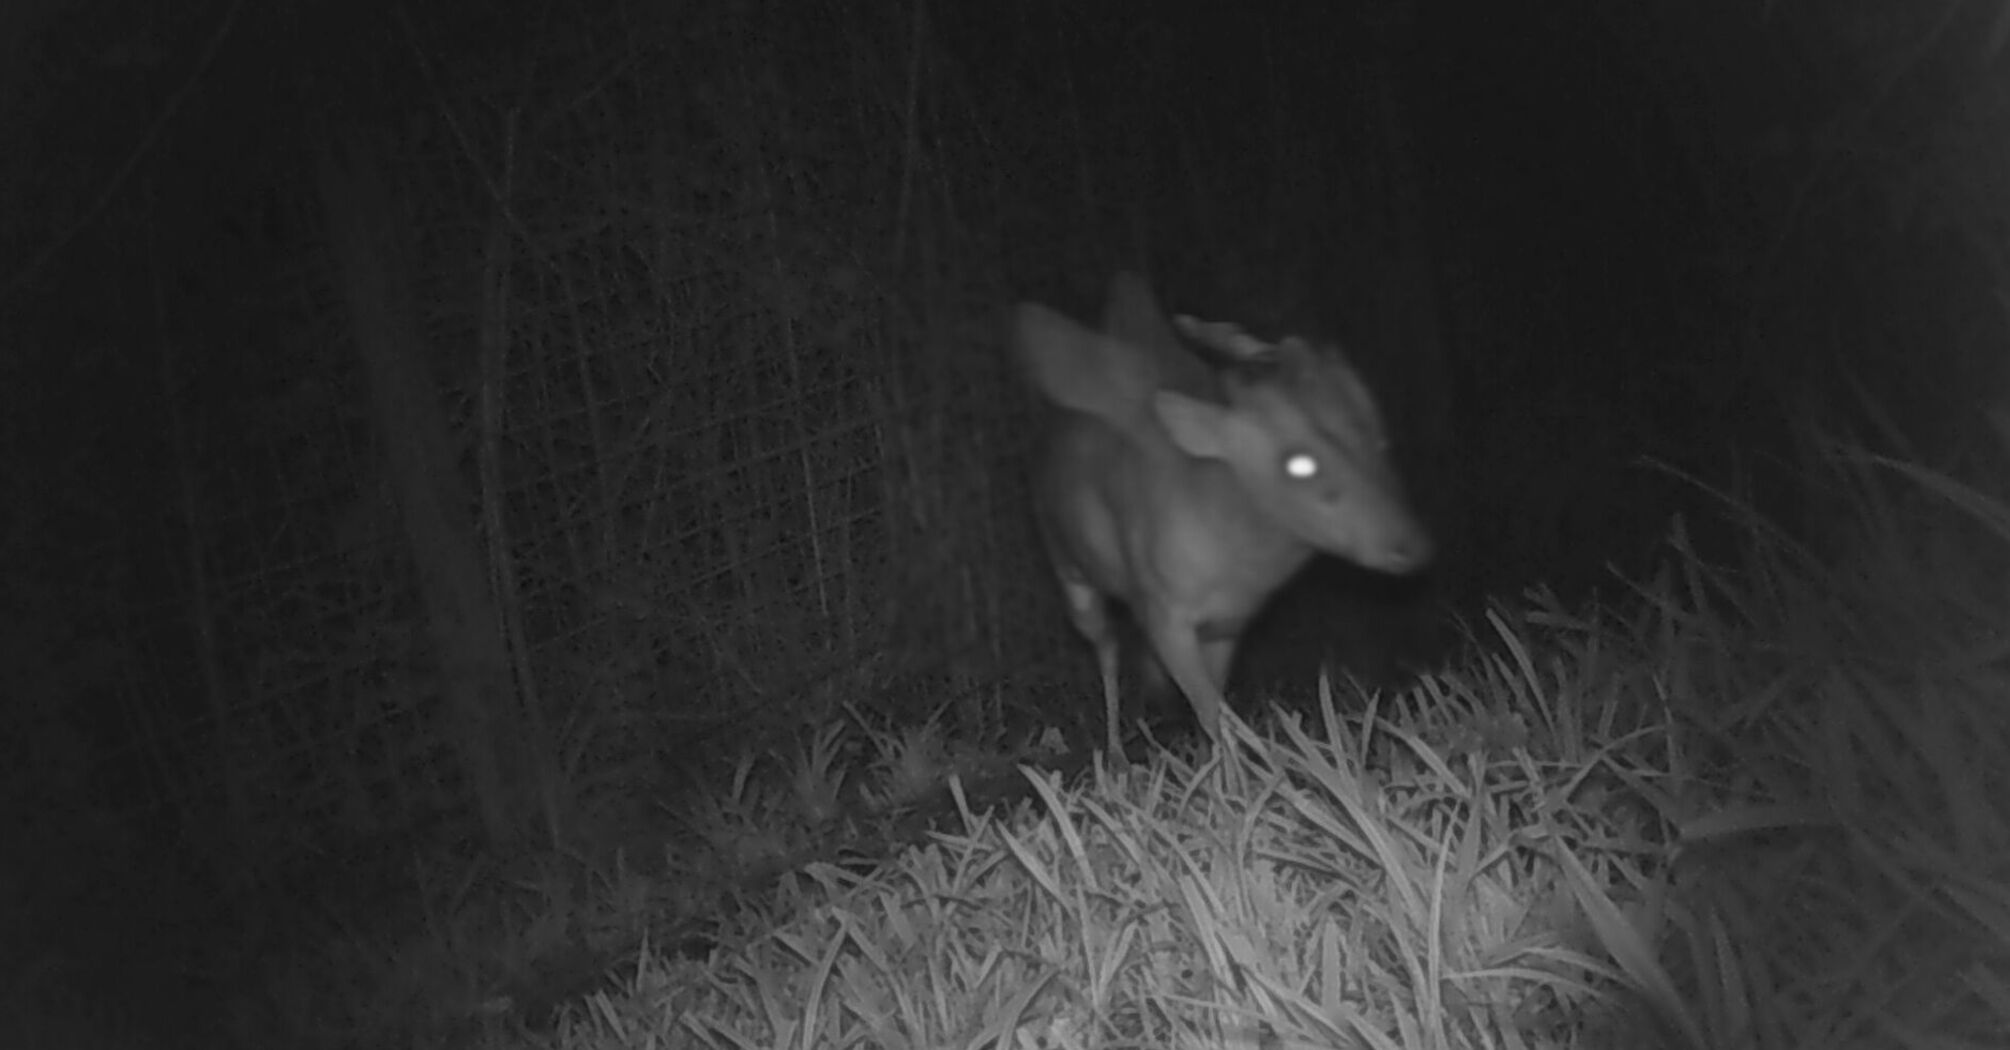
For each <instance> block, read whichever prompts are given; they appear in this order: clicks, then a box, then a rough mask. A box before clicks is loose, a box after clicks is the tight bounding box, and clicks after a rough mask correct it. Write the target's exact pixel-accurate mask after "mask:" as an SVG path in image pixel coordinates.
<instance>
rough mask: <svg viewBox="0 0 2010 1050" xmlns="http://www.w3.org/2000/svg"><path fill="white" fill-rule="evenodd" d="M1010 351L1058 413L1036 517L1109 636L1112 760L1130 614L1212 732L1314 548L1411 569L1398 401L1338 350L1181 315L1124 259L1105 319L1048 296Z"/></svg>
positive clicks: (1104, 659)
mask: <svg viewBox="0 0 2010 1050" xmlns="http://www.w3.org/2000/svg"><path fill="white" fill-rule="evenodd" d="M1010 342H1011V346H1012V351H1013V355H1014V357H1015V358H1016V361H1017V364H1018V366H1019V367H1020V369H1021V371H1023V372H1024V374H1025V377H1026V379H1027V381H1028V382H1029V383H1030V385H1031V386H1032V388H1033V389H1034V391H1036V392H1037V393H1038V394H1039V396H1040V397H1041V398H1042V399H1043V400H1045V401H1047V402H1048V403H1050V404H1051V405H1052V406H1053V408H1054V409H1056V410H1057V411H1055V412H1053V413H1052V415H1053V417H1054V418H1053V420H1052V422H1051V424H1050V425H1049V426H1048V428H1047V429H1046V432H1045V436H1044V441H1043V442H1042V444H1041V448H1040V450H1039V452H1038V453H1037V455H1036V458H1035V461H1034V467H1033V471H1032V478H1031V481H1032V485H1031V490H1032V500H1033V511H1034V516H1035V518H1036V520H1037V523H1038V526H1039V534H1040V537H1041V541H1042V545H1043V546H1044V548H1045V550H1046V554H1047V560H1048V562H1049V563H1050V565H1051V566H1052V569H1053V574H1054V577H1055V579H1056V581H1057V582H1058V583H1059V584H1060V590H1061V594H1062V597H1063V599H1064V601H1065V603H1066V606H1067V612H1068V617H1069V619H1070V621H1071V622H1072V623H1073V625H1074V628H1075V630H1076V631H1077V632H1078V633H1079V634H1080V635H1081V636H1082V637H1083V638H1085V639H1086V640H1087V641H1088V642H1089V643H1090V645H1091V646H1092V647H1093V648H1094V650H1095V654H1096V664H1097V669H1098V671H1099V673H1100V675H1101V678H1102V690H1103V707H1104V724H1105V730H1106V735H1107V739H1106V744H1107V747H1108V752H1107V753H1108V754H1109V756H1110V757H1111V760H1112V761H1113V762H1115V763H1119V764H1122V763H1124V762H1125V761H1126V759H1125V756H1124V752H1123V746H1122V736H1121V734H1120V732H1119V721H1120V719H1119V716H1120V711H1121V704H1120V701H1119V693H1118V668H1119V663H1120V656H1121V652H1120V649H1119V641H1118V634H1117V624H1116V621H1115V620H1114V619H1113V616H1114V607H1115V606H1117V605H1121V606H1123V607H1124V608H1125V609H1126V610H1128V612H1129V614H1130V616H1131V617H1132V619H1133V620H1134V621H1135V622H1136V624H1137V626H1138V627H1139V628H1140V629H1141V633H1142V634H1143V636H1144V638H1145V640H1146V642H1147V643H1148V645H1149V648H1150V650H1151V654H1152V655H1153V656H1155V657H1156V664H1155V665H1154V664H1153V662H1151V661H1147V662H1146V665H1145V667H1146V672H1147V674H1149V675H1152V676H1153V677H1155V678H1158V679H1159V680H1160V681H1163V678H1162V677H1160V676H1162V675H1169V676H1170V677H1171V679H1172V681H1173V683H1174V684H1175V685H1177V686H1178V688H1179V691H1180V692H1181V693H1182V694H1184V695H1185V697H1186V699H1187V702H1188V703H1189V704H1190V705H1191V706H1192V708H1193V712H1194V715H1195V717H1196V719H1197V720H1198V721H1199V723H1200V726H1201V728H1202V730H1203V731H1205V732H1206V733H1207V735H1208V737H1209V738H1210V739H1211V740H1212V742H1213V743H1214V744H1215V745H1216V746H1219V745H1220V743H1221V741H1222V739H1223V731H1224V727H1223V725H1222V719H1223V715H1224V712H1225V711H1227V710H1228V704H1227V700H1226V698H1225V696H1224V692H1223V691H1224V689H1225V687H1226V685H1227V681H1228V672H1229V667H1230V665H1231V663H1232V662H1233V660H1234V656H1235V651H1236V648H1237V645H1238V644H1239V643H1240V641H1241V639H1242V635H1243V633H1244V631H1245V630H1246V629H1247V628H1248V626H1249V623H1250V620H1251V619H1252V618H1253V617H1254V616H1255V615H1256V613H1257V612H1258V611H1259V610H1260V609H1262V607H1263V606H1264V604H1265V603H1266V602H1268V601H1269V600H1270V597H1271V596H1272V595H1273V594H1275V593H1276V592H1277V590H1278V589H1279V588H1281V587H1282V586H1283V585H1284V584H1285V582H1286V581H1288V580H1289V579H1290V578H1291V577H1292V576H1293V575H1294V574H1295V573H1297V572H1298V571H1299V570H1300V569H1301V568H1303V567H1304V566H1305V565H1306V563H1307V562H1309V561H1310V560H1311V559H1312V558H1313V556H1314V555H1315V554H1322V553H1323V554H1327V555H1332V556H1336V557H1339V558H1343V559H1345V560H1347V561H1350V562H1353V563H1355V564H1357V565H1359V566H1361V567H1363V568H1366V569H1370V570H1374V571H1378V572H1384V573H1391V574H1408V573H1413V572H1416V571H1419V570H1421V569H1422V568H1424V567H1425V566H1426V565H1428V564H1429V563H1430V561H1431V557H1432V553H1433V544H1432V539H1431V536H1430V533H1429V532H1428V531H1427V530H1426V528H1425V526H1424V525H1423V523H1422V522H1421V520H1420V519H1419V517H1418V515H1417V513H1416V512H1415V511H1414V510H1413V509H1412V507H1411V504H1410V501H1409V498H1408V497H1407V495H1406V494H1405V490H1404V487H1403V484H1402V481H1401V479H1400V478H1399V477H1398V474H1397V471H1396V468H1395V467H1394V465H1393V464H1392V462H1391V459H1390V455H1389V438H1388V435H1387V432H1386V431H1385V429H1384V426H1383V422H1382V416H1381V411H1380V409H1379V408H1378V407H1377V405H1376V402H1375V398H1374V396H1373V394H1371V393H1370V392H1369V390H1368V387H1367V385H1366V384H1365V383H1364V382H1363V381H1362V379H1361V377H1360V375H1359V374H1358V373H1357V372H1356V371H1355V370H1354V368H1353V366H1352V365H1351V364H1349V363H1348V361H1347V360H1346V359H1345V357H1344V356H1342V355H1341V353H1340V352H1339V350H1338V349H1337V348H1336V347H1331V346H1325V345H1315V344H1314V343H1312V342H1310V341H1308V340H1306V339H1303V338H1300V337H1297V336H1290V337H1286V338H1283V339H1280V340H1277V341H1274V342H1272V341H1266V340H1263V339H1260V338H1258V337H1256V336H1254V335H1251V334H1250V333H1248V332H1246V331H1244V330H1243V329H1242V328H1241V327H1240V326H1239V325H1236V324H1233V323H1229V322H1211V321H1202V320H1198V319H1196V318H1194V317H1191V316H1188V315H1179V316H1177V317H1174V318H1172V319H1170V320H1169V319H1168V318H1167V317H1166V315H1165V313H1164V312H1163V311H1162V310H1161V308H1160V306H1159V304H1158V300H1157V298H1156V296H1154V294H1153V293H1152V290H1151V285H1150V283H1149V282H1148V281H1147V280H1146V279H1145V278H1144V277H1143V276H1142V275H1140V274H1137V273H1134V272H1130V271H1119V272H1118V273H1117V274H1116V275H1115V276H1114V277H1113V278H1112V279H1111V282H1110V289H1109V294H1108V297H1107V300H1106V303H1105V306H1104V310H1103V317H1102V324H1101V328H1100V329H1092V328H1089V327H1088V326H1086V325H1084V324H1082V323H1080V322H1078V321H1076V320H1074V319H1072V318H1070V317H1068V316H1066V315H1064V314H1062V313H1060V312H1058V311H1056V310H1053V309H1051V308H1049V307H1047V306H1044V305H1041V304H1038V303H1030V302H1029V303H1021V304H1020V305H1019V306H1018V307H1017V308H1016V310H1015V311H1014V315H1013V321H1012V332H1011V339H1010Z"/></svg>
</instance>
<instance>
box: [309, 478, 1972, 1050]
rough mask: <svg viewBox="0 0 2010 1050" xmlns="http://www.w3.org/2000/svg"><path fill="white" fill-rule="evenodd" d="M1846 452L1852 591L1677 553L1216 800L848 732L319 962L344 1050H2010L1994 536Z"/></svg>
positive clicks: (1247, 738) (1195, 775)
mask: <svg viewBox="0 0 2010 1050" xmlns="http://www.w3.org/2000/svg"><path fill="white" fill-rule="evenodd" d="M1832 451H1833V452H1834V458H1833V460H1832V463H1833V465H1834V467H1835V471H1834V472H1833V474H1832V475H1831V477H1832V478H1833V479H1835V480H1836V481H1837V482H1838V483H1839V484H1841V485H1842V487H1841V488H1839V489H1838V490H1837V491H1838V492H1839V493H1840V494H1841V496H1842V497H1843V498H1844V499H1845V500H1846V501H1854V505H1855V507H1856V521H1857V526H1856V527H1855V528H1854V529H1853V530H1845V531H1843V532H1838V533H1836V534H1835V535H1834V536H1832V537H1831V544H1832V545H1831V547H1830V548H1829V549H1827V550H1825V551H1821V552H1819V553H1817V552H1813V551H1810V550H1809V549H1806V548H1802V547H1797V546H1794V545H1791V544H1789V543H1787V542H1786V541H1785V539H1784V538H1783V537H1782V536H1781V535H1780V534H1779V533H1777V532H1775V531H1772V530H1771V529H1769V528H1768V527H1766V526H1764V525H1763V523H1760V522H1758V521H1757V520H1756V519H1753V520H1751V521H1750V522H1748V535H1749V537H1750V541H1749V550H1748V552H1747V557H1746V558H1745V560H1744V562H1743V564H1742V565H1740V566H1738V567H1736V568H1735V569H1732V568H1725V567H1719V566H1710V565H1707V564H1705V563H1703V562H1702V561H1701V560H1700V559H1698V558H1696V557H1694V556H1691V555H1689V554H1688V553H1687V547H1686V544H1685V543H1684V541H1683V539H1682V533H1681V531H1680V530H1679V529H1678V530H1677V532H1676V534H1675V538H1674V540H1673V541H1672V542H1671V544H1670V552H1671V556H1670V558H1669V560H1668V561H1667V563H1666V568H1665V570H1664V571H1663V572H1662V573H1660V574H1659V575H1658V576H1656V577H1654V578H1652V579H1649V580H1646V581H1640V582H1636V583H1635V584H1633V585H1631V587H1630V588H1629V589H1627V590H1626V591H1625V592H1624V593H1621V594H1618V595H1616V596H1615V595H1608V596H1607V597H1606V598H1605V599H1603V600H1602V601H1598V602H1593V603H1591V604H1588V605H1585V606H1582V607H1578V608H1569V607H1566V606H1565V605H1564V604H1563V603H1562V602H1560V601H1559V600H1557V599H1556V598H1555V597H1554V596H1551V595H1548V594H1546V593H1543V592H1535V593H1531V594H1530V595H1528V596H1526V597H1525V598H1524V599H1523V600H1522V601H1521V602H1520V603H1517V604H1515V605H1512V606H1510V605H1507V604H1496V605H1495V606H1494V607H1492V608H1491V609H1490V610H1489V611H1487V612H1486V613H1485V615H1484V616H1483V617H1482V619H1481V620H1480V621H1479V623H1478V624H1477V628H1476V629H1475V630H1474V631H1473V632H1472V636H1471V638H1470V639H1469V644H1468V645H1467V646H1466V649H1465V653H1466V655H1464V656H1463V657H1461V658H1459V659H1458V660H1456V661H1454V662H1452V663H1450V664H1448V665H1446V666H1443V667H1440V668H1438V669H1436V670H1434V671H1432V672H1430V673H1428V674H1425V675H1423V676H1422V677H1421V678H1420V679H1419V680H1418V681H1417V682H1416V683H1415V684H1414V685H1413V686H1412V687H1411V688H1409V689H1407V690H1405V691H1402V692H1400V693H1394V694H1388V695H1382V696H1372V697H1364V696H1361V695H1359V694H1358V693H1356V692H1353V691H1350V690H1347V689H1345V688H1342V687H1340V686H1338V685H1336V683H1334V682H1333V681H1331V680H1324V679H1322V680H1321V681H1320V682H1319V683H1318V690H1319V696H1318V703H1317V705H1316V709H1315V711H1314V714H1313V715H1311V716H1309V717H1299V716H1294V715H1290V714H1285V713H1281V712H1271V713H1269V714H1267V715H1265V716H1264V717H1262V718H1261V719H1259V726H1258V727H1257V728H1254V729H1252V728H1250V727H1248V726H1245V725H1242V724H1240V723H1238V724H1237V725H1236V727H1235V730H1234V732H1235V736H1236V740H1237V743H1238V746H1237V747H1236V748H1234V749H1232V750H1228V751H1225V752H1224V753H1223V754H1222V755H1221V756H1220V757H1219V758H1218V759H1216V760H1211V761H1204V760H1202V759H1200V758H1197V757H1196V756H1195V755H1194V754H1193V753H1192V752H1190V751H1187V750H1180V749H1173V750H1167V751H1164V752H1162V753H1159V754H1157V755H1156V756H1154V758H1153V759H1152V761H1150V762H1149V763H1148V764H1145V765H1141V766H1137V767H1134V768H1133V769H1132V770H1131V771H1130V772H1129V773H1128V774H1127V775H1122V776H1113V775H1111V774H1109V773H1108V772H1106V771H1105V770H1103V769H1102V768H1101V767H1100V766H1097V767H1093V768H1090V769H1088V770H1086V771H1083V772H1080V773H1078V774H1073V775H1063V774H1062V773H1058V772H1055V771H1053V770H1052V769H1051V768H1046V767H1053V766H1057V765H1058V766H1062V767H1066V764H1067V760H1066V759H1065V758H1064V757H1063V756H1060V755H1059V754H1058V753H1057V752H1056V751H1055V750H1054V749H1053V748H1052V747H1041V746H1039V745H1040V744H1042V743H1045V742H1044V741H1028V742H1021V743H1019V744H1018V745H1017V746H1008V745H1007V744H1001V743H1000V742H999V741H998V740H995V739H994V740H991V741H988V742H986V743H985V744H984V745H982V746H979V745H976V744H971V743H969V742H965V741H959V740H956V739H952V738H951V737H950V735H949V734H948V733H947V731H945V730H943V729H941V728H940V727H939V726H936V725H928V726H922V727H919V728H913V727H907V728H902V727H893V726H885V725H874V724H872V723H871V722H870V721H869V720H867V719H865V718H864V717H862V716H860V715H858V714H856V713H854V714H853V715H852V716H851V717H849V718H847V719H846V720H845V721H843V722H841V723H838V724H833V725H829V726H825V727H823V728H822V729H820V730H818V731H817V732H815V733H813V734H810V735H808V736H807V737H806V738H805V739H804V741H803V742H802V743H801V745H800V746H799V747H798V748H797V749H796V750H795V751H794V752H793V753H791V754H781V755H771V756H768V757H766V758H746V759H743V760H742V761H741V763H740V764H739V766H738V767H737V774H736V775H735V776H733V777H732V778H730V780H729V781H727V782H726V786H724V787H722V788H718V789H716V790H714V791H712V792H711V793H709V794H705V795H701V796H697V797H695V798H694V799H692V800H689V801H687V802H685V803H683V804H681V805H680V806H679V807H678V808H677V810H676V812H675V813H674V814H667V813H666V814H665V816H664V819H663V823H664V824H665V825H672V824H674V825H675V826H676V827H677V828H678V830H677V831H676V832H675V833H672V834H670V835H668V836H667V839H668V841H665V836H663V835H660V834H659V835H658V836H657V837H656V839H655V840H653V841H654V853H653V854H649V853H648V852H647V851H644V853H642V854H638V855H632V856H631V855H626V854H624V855H622V856H619V857H617V858H616V859H615V860H613V861H612V862H610V861H607V860H605V859H602V860H591V859H588V858H581V857H574V858H546V859H544V860H542V861H540V862H538V863H536V864H532V865H530V866H529V867H526V868H524V869H522V870H516V871H512V872H509V873H501V872H475V873H471V872H468V871H466V870H465V868H463V870H462V871H461V872H460V874H459V875H458V879H459V882H458V886H459V887H460V888H459V889H458V890H457V891H454V892H447V893H436V894H434V897H435V899H436V900H438V901H443V902H445V903H443V904H441V905H439V906H437V907H436V910H435V911H433V912H432V913H430V915H429V917H428V918H427V919H426V920H425V922H424V924H423V926H422V927H421V928H420V929H419V930H418V931H407V936H405V937H404V938H403V939H402V940H399V941H396V942H388V943H387V942H382V941H379V942H378V947H376V948H375V949H373V950H372V951H370V952H363V951H360V950H359V949H358V947H357V946H358V945H360V944H361V943H362V940H361V938H360V937H359V938H357V939H353V940H351V941H350V942H348V943H349V946H348V947H346V948H345V949H344V953H345V954H346V956H347V957H346V958H345V959H343V960H341V962H340V965H339V967H338V966H337V960H335V959H334V958H333V957H330V958H327V959H321V960H317V961H313V963H314V964H313V965H310V966H309V967H308V969H307V972H308V973H314V972H322V973H325V972H328V971H329V970H330V969H331V968H335V969H340V970H342V971H343V972H346V973H350V974H357V973H369V974H372V975H373V976H372V977H371V979H370V980H369V981H367V982H364V983H363V984H360V985H359V984H353V983H352V984H350V985H348V986H346V988H345V991H344V993H343V995H344V996H346V997H347V999H346V1002H345V1004H344V1005H343V1008H342V1009H340V1010H337V1011H334V1013H335V1014H338V1015H340V1016H343V1017H346V1018H348V1019H349V1020H347V1021H345V1022H343V1023H341V1024H337V1025H333V1026H326V1027H324V1028H323V1029H322V1031H323V1033H324V1035H326V1037H327V1040H328V1042H329V1043H330V1044H331V1045H333V1044H345V1045H362V1044H372V1043H374V1044H382V1043H383V1042H385V1041H386V1040H387V1039H390V1038H391V1037H392V1035H393V1033H395V1034H396V1039H397V1041H398V1042H401V1043H406V1044H416V1045H443V1044H445V1043H448V1042H453V1043H455V1044H457V1045H471V1044H472V1045H494V1046H508V1045H539V1046H562V1047H603V1046H622V1047H630V1046H703V1047H779V1046H799V1047H811V1046H816V1047H825V1046H836V1047H842V1046H873V1047H888V1048H899V1047H931V1048H934V1047H988V1046H1013V1047H1018V1046H1053V1047H1076V1046H1079V1047H1122V1046H1139V1047H1186V1046H1208V1047H1219V1046H1249V1047H1315V1046H1316V1047H1332V1046H1350V1047H1372V1048H1401V1050H1420V1048H1454V1047H1457V1048H1465V1047H1503V1048H1506V1047H1574V1046H1589V1047H1605V1046H1628V1047H1655V1046H1662V1047H1671V1048H1683V1050H1705V1048H1708V1050H1729V1048H1744V1047H1751V1048H1772V1047H1813V1046H1821V1047H1886V1046H1889V1047H1933V1048H1953V1047H1971V1046H1972V1047H1983V1046H1992V1045H2001V1044H2002V1041H2003V1040H2004V1038H2005V1037H2006V1035H2010V822H2006V820H2005V815H2006V809H2010V802H2006V800H2010V784H2006V783H2005V779H2006V774H2004V773H2003V772H2001V771H2000V770H2001V766H2000V762H1999V756H2001V755H2003V754H2006V753H2010V713H2007V712H2006V700H2005V698H2007V697H2010V681H2006V680H2005V678H2006V675H2005V669H2004V665H2003V661H2002V659H2001V655H2002V643H2001V641H2000V637H2001V636H2000V633H1999V632H1997V631H1996V630H1995V628H1994V626H1993V625H1994V624H1996V623H2000V622H2001V619H2000V617H1994V614H1993V613H1992V612H1991V609H1992V608H1995V609H2000V608H2001V604H2000V603H2001V598H2002V596H2003V591H2002V590H2001V588H2000V582H2001V580H2002V579H2003V577H2002V576H2001V575H1992V576H1991V577H1990V578H1991V579H1992V580H1994V581H1996V583H1995V584H1994V585H1995V586H1996V587H1997V589H1996V590H1995V591H1994V592H1993V594H1992V592H1991V590H1990V587H1989V586H1984V585H1981V582H1979V581H1978V580H1977V579H1975V578H1974V575H1975V574H1974V573H1972V572H1970V571H1968V570H1970V569H1972V568H1975V567H1979V566H1990V567H1993V566H1995V565H1997V564H1998V563H1999V560H2000V555H2001V552H2002V550H2003V549H2004V548H2005V547H2006V546H2010V544H2006V543H2005V540H2006V539H2010V528H2005V525H2004V523H2005V522H2006V521H2010V516H2006V515H2005V514H2004V513H2003V509H2004V504H2003V503H2002V502H2001V501H2000V500H1999V499H1997V498H1996V497H1994V496H1991V495H1988V494H1986V493H1984V492H1982V491H1980V490H1977V489H1974V488H1971V487H1967V486H1964V485H1961V484H1960V483H1958V482H1956V481H1954V480H1953V479H1952V478H1950V477H1947V476H1945V475H1940V474H1935V473H1932V472H1928V471H1924V470H1923V469H1922V468H1918V467H1914V466H1908V465H1905V464H1902V463H1899V462H1896V461H1890V460H1881V459H1878V458H1876V457H1870V456H1866V455H1863V454H1861V453H1847V452H1844V451H1841V450H1832ZM1957 544H1965V545H1969V547H1971V548H1972V549H1973V551H1974V553H1973V555H1972V556H1971V557H1969V558H1966V559H1960V558H1950V557H1949V556H1948V553H1949V548H1950V546H1951V545H1957ZM1992 571H1993V570H1992ZM1946 572H1953V573H1955V574H1956V575H1957V578H1955V579H1945V578H1943V577H1942V576H1941V575H1940V574H1942V573H1946ZM1901 589H1902V590H1901ZM1992 600H1993V601H1995V602H1996V603H1997V604H1996V605H1994V606H1992V605H1991V604H1989V603H1990V602H1991V601H1992ZM1992 617H1994V618H1992ZM1992 639H1993V641H1992ZM450 868H451V865H442V868H441V870H449V869H450ZM555 960H562V961H563V963H564V964H563V965H562V964H561V962H559V961H555ZM317 967H318V969H317ZM449 974H450V975H452V976H451V977H445V976H443V975H449ZM308 983H310V984H311V983H313V982H308ZM323 986H324V987H325V986H326V985H325V982H324V984H323ZM310 1012H312V1013H316V1014H320V1015H321V1016H324V1017H325V1016H330V1014H329V1013H328V1012H327V1011H310Z"/></svg>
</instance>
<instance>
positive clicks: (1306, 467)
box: [1284, 452, 1319, 481]
mask: <svg viewBox="0 0 2010 1050" xmlns="http://www.w3.org/2000/svg"><path fill="white" fill-rule="evenodd" d="M1318 474H1319V461H1318V460H1317V459H1314V458H1313V457H1312V455H1311V454H1310V453H1306V452H1293V453H1292V454H1290V455H1288V456H1286V457H1284V476H1285V477H1288V478H1294V479H1296V480H1298V481H1306V480H1308V479H1310V478H1313V477H1316V476H1318Z"/></svg>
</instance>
